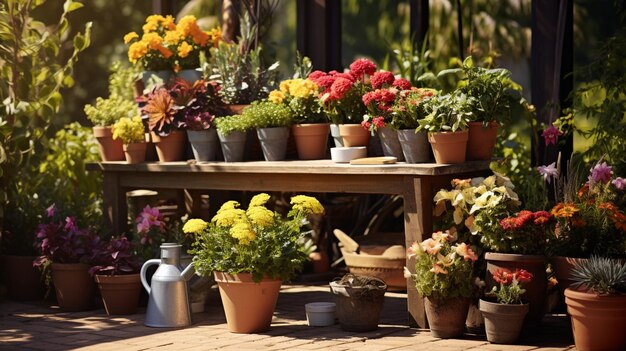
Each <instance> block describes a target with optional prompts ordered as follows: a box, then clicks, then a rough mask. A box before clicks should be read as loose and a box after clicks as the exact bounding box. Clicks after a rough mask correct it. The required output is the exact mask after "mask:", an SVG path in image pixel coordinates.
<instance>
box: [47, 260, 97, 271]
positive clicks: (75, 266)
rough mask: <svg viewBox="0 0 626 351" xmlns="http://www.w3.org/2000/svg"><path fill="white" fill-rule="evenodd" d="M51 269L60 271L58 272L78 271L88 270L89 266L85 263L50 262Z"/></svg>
mask: <svg viewBox="0 0 626 351" xmlns="http://www.w3.org/2000/svg"><path fill="white" fill-rule="evenodd" d="M50 267H52V269H56V270H60V271H80V270H89V268H90V267H89V265H88V264H85V263H60V262H56V263H55V262H52V263H51V264H50Z"/></svg>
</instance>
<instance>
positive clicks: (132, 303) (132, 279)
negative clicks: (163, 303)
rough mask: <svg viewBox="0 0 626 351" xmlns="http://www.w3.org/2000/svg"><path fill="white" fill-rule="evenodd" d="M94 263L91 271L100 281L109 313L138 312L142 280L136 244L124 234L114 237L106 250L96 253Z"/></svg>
mask: <svg viewBox="0 0 626 351" xmlns="http://www.w3.org/2000/svg"><path fill="white" fill-rule="evenodd" d="M105 245H106V246H105ZM93 264H94V265H93V266H92V267H91V269H89V274H91V275H92V276H93V277H94V279H95V281H96V283H98V287H99V288H100V293H101V295H102V301H103V302H104V309H105V310H106V312H107V314H108V315H109V316H111V315H117V314H134V313H136V312H137V303H138V301H139V292H140V290H141V280H140V279H139V273H138V272H139V262H137V260H136V258H135V257H134V256H133V255H132V243H131V242H130V241H129V240H128V239H127V238H126V237H124V236H122V237H119V238H116V237H111V239H110V240H109V242H108V243H106V244H104V245H102V249H100V250H96V251H95V252H94V254H93Z"/></svg>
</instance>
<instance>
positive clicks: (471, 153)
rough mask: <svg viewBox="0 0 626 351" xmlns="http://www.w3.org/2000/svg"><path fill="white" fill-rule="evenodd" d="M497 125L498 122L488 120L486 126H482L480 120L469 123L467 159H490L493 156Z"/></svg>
mask: <svg viewBox="0 0 626 351" xmlns="http://www.w3.org/2000/svg"><path fill="white" fill-rule="evenodd" d="M499 127H500V125H499V124H498V122H489V124H488V125H487V127H486V128H483V123H482V122H470V123H469V128H468V132H469V138H468V141H467V159H468V160H490V159H491V158H492V157H493V147H494V146H495V145H496V139H497V138H498V128H499Z"/></svg>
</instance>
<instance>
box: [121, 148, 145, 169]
mask: <svg viewBox="0 0 626 351" xmlns="http://www.w3.org/2000/svg"><path fill="white" fill-rule="evenodd" d="M147 149H148V144H147V143H131V144H124V155H126V162H128V163H130V164H135V163H141V162H144V161H145V160H146V150H147Z"/></svg>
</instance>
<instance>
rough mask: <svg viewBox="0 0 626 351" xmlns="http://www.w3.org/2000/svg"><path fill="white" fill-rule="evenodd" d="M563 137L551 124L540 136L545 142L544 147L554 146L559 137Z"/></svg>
mask: <svg viewBox="0 0 626 351" xmlns="http://www.w3.org/2000/svg"><path fill="white" fill-rule="evenodd" d="M561 135H563V133H561V132H560V131H559V130H558V129H557V128H556V127H555V126H554V125H553V124H551V125H550V126H549V127H548V128H547V129H546V130H544V131H543V133H542V134H541V136H542V137H543V139H544V140H545V141H546V146H548V145H550V144H555V145H556V141H557V140H558V138H559V136H561Z"/></svg>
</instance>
